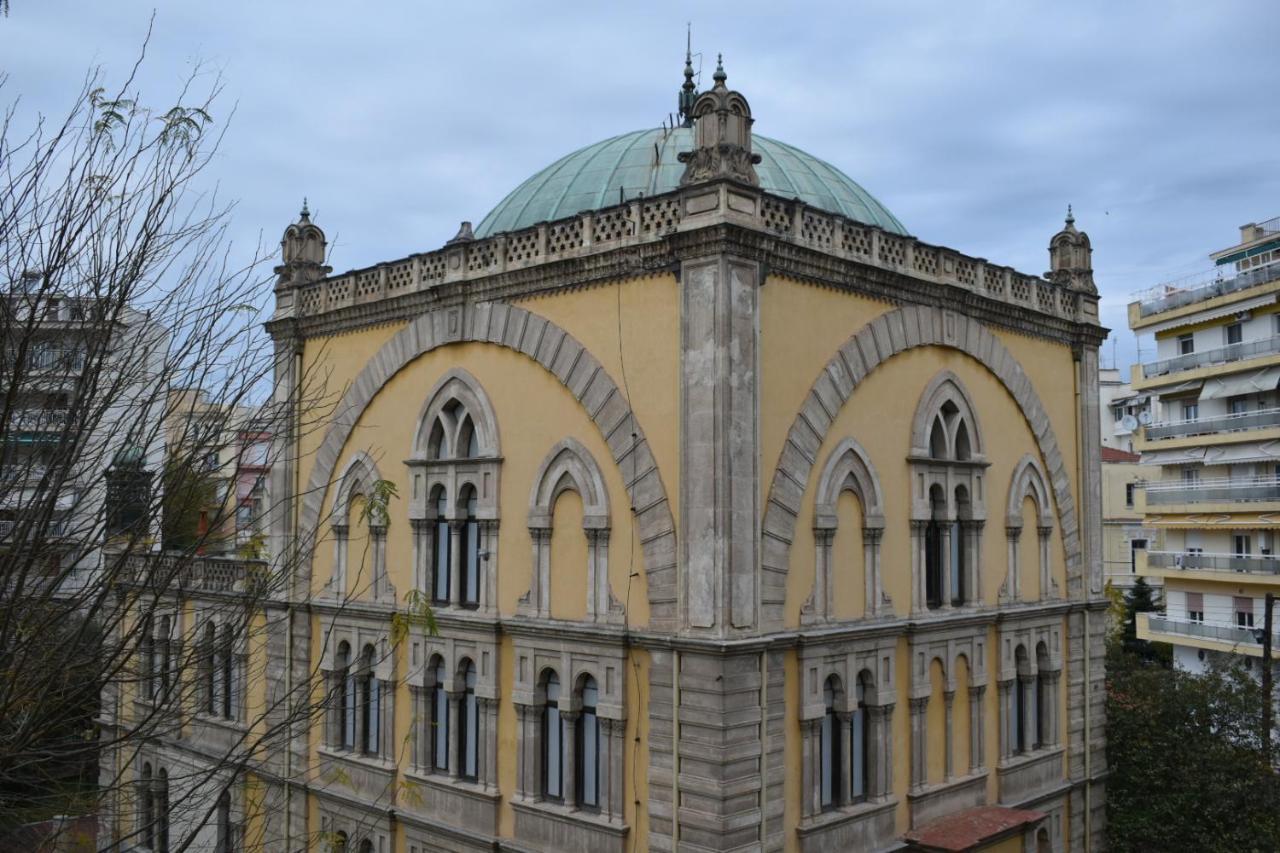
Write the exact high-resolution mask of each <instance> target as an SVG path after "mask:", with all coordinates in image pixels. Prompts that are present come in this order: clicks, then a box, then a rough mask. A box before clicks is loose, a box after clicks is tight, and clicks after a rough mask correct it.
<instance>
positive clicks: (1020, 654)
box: [1013, 645, 1035, 755]
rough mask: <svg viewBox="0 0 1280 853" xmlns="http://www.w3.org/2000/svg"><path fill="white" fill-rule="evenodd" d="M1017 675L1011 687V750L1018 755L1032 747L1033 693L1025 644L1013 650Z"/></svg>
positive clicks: (1029, 662) (1029, 663)
mask: <svg viewBox="0 0 1280 853" xmlns="http://www.w3.org/2000/svg"><path fill="white" fill-rule="evenodd" d="M1014 660H1015V662H1016V664H1017V669H1018V677H1017V683H1016V684H1015V685H1014V689H1013V693H1014V696H1013V729H1014V737H1013V751H1014V752H1015V753H1017V754H1019V755H1021V754H1022V753H1025V752H1028V751H1030V750H1031V749H1032V741H1031V738H1032V732H1031V728H1032V720H1031V715H1032V711H1031V708H1032V704H1033V703H1034V702H1035V694H1034V693H1033V692H1032V678H1031V661H1030V660H1029V659H1028V657H1027V649H1026V647H1025V646H1021V645H1020V646H1018V648H1017V649H1016V650H1015V651H1014Z"/></svg>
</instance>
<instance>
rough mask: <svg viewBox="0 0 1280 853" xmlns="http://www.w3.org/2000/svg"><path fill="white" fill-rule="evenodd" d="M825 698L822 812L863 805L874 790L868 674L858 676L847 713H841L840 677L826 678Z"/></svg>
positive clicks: (821, 730) (821, 747)
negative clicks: (872, 781) (872, 782)
mask: <svg viewBox="0 0 1280 853" xmlns="http://www.w3.org/2000/svg"><path fill="white" fill-rule="evenodd" d="M822 695H823V703H824V708H825V710H824V712H823V716H822V720H821V722H820V724H819V744H818V749H819V771H818V772H819V777H820V781H819V803H820V805H821V807H822V808H823V809H834V808H839V807H840V806H843V805H848V804H851V803H860V802H864V801H865V800H866V799H867V795H868V792H869V790H870V787H871V766H870V757H869V756H870V721H869V719H868V711H867V678H866V674H865V673H863V674H861V675H859V676H858V680H857V682H856V684H855V692H854V697H853V698H854V702H853V704H852V707H851V708H850V709H849V711H848V712H847V713H846V712H844V711H843V710H842V705H843V704H844V703H843V699H844V690H843V688H842V686H841V683H840V679H839V677H837V676H835V675H831V676H828V677H827V680H826V682H825V683H824V685H823V693H822ZM846 753H847V754H846ZM846 760H847V763H846Z"/></svg>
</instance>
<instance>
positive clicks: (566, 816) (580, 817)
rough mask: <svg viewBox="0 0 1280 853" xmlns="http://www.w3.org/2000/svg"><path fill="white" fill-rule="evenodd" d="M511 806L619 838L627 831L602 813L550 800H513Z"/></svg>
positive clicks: (518, 810)
mask: <svg viewBox="0 0 1280 853" xmlns="http://www.w3.org/2000/svg"><path fill="white" fill-rule="evenodd" d="M511 806H512V808H514V809H515V810H516V811H517V812H526V813H528V814H535V815H538V816H541V817H547V818H550V819H551V820H554V821H558V822H561V823H569V824H576V825H579V826H589V827H591V828H592V829H595V830H598V831H603V832H608V833H610V834H613V835H617V836H619V837H622V836H623V835H626V833H627V831H628V829H629V828H628V826H627V825H626V824H625V823H622V822H621V821H618V822H616V823H615V822H613V821H610V820H609V819H608V818H607V817H606V816H605V814H604V812H600V811H595V810H594V809H583V808H573V807H570V806H566V805H564V804H563V803H557V802H553V801H551V800H532V799H530V800H514V801H512V803H511Z"/></svg>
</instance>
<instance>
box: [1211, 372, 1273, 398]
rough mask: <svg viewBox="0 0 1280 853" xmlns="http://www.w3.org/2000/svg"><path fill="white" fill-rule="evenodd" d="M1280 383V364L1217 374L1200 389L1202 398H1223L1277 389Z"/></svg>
mask: <svg viewBox="0 0 1280 853" xmlns="http://www.w3.org/2000/svg"><path fill="white" fill-rule="evenodd" d="M1278 383H1280V366H1276V367H1264V368H1263V369H1262V370H1258V371H1254V372H1250V373H1236V374H1233V375H1231V376H1215V377H1213V378H1211V379H1206V380H1205V381H1204V388H1203V389H1202V390H1201V391H1200V399H1201V400H1221V399H1223V398H1225V397H1239V396H1240V395H1242V394H1262V393H1265V392H1267V391H1274V390H1276V385H1277V384H1278Z"/></svg>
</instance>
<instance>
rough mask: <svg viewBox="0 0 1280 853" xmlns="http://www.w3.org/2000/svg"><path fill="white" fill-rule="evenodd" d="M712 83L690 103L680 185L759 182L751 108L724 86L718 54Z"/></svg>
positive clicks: (740, 96) (755, 184) (722, 59)
mask: <svg viewBox="0 0 1280 853" xmlns="http://www.w3.org/2000/svg"><path fill="white" fill-rule="evenodd" d="M712 79H714V80H715V86H713V87H712V88H711V90H710V91H708V92H703V93H702V94H701V95H699V96H698V99H697V100H696V101H694V104H693V127H694V131H693V139H694V146H695V147H694V149H693V150H692V151H682V152H680V162H681V163H684V164H685V166H684V175H683V176H682V177H681V178H680V186H687V185H689V184H697V183H702V182H703V181H714V180H718V179H721V178H728V179H730V180H734V181H741V182H742V183H744V184H751V185H752V186H759V185H760V178H759V176H757V175H756V169H755V164H756V163H759V162H760V155H759V154H753V153H752V151H751V124H752V122H753V121H754V119H752V118H751V107H750V105H749V104H747V99H746V98H744V97H742V94H741V93H739V92H735V91H732V90H730V89H729V88H728V87H727V86H725V81H726V80H727V79H728V75H727V74H725V73H724V58H723V57H722V56H721V57H718V58H717V63H716V73H715V76H714V77H713V78H712Z"/></svg>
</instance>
